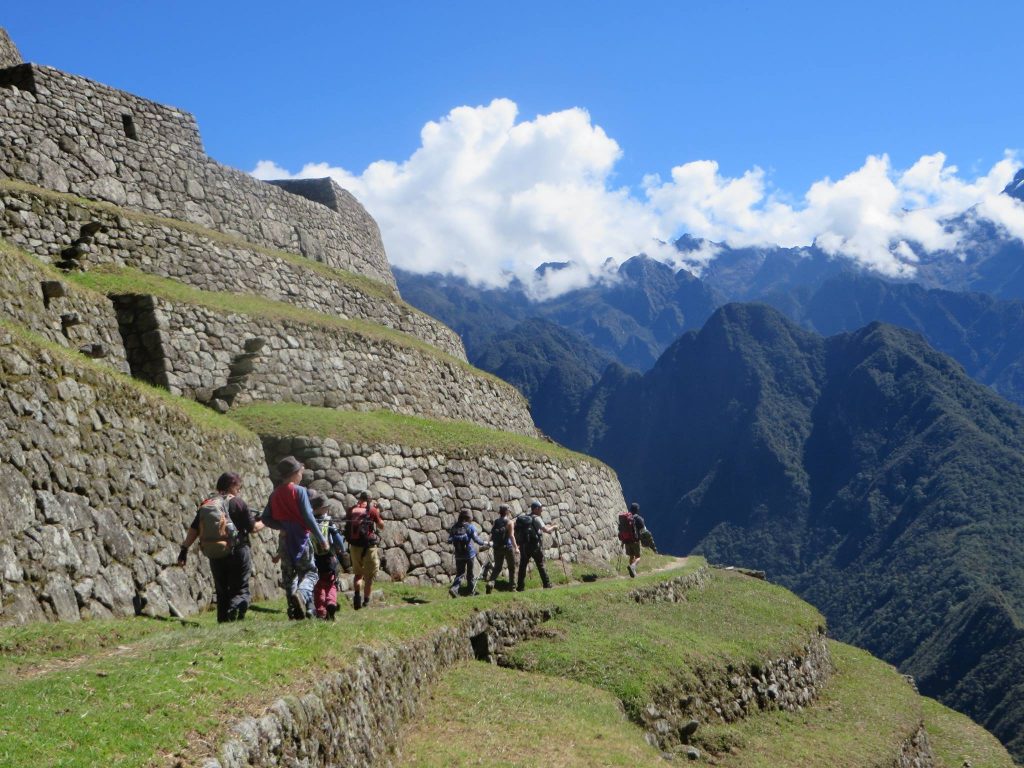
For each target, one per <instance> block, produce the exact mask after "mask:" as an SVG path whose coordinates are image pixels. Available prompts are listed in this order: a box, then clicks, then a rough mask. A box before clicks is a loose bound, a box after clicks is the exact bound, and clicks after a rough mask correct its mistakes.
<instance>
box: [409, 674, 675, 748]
mask: <svg viewBox="0 0 1024 768" xmlns="http://www.w3.org/2000/svg"><path fill="white" fill-rule="evenodd" d="M425 709H426V711H425V712H424V713H423V716H422V718H421V719H420V720H419V721H417V722H416V723H415V725H414V726H413V727H412V728H410V729H409V730H408V731H407V733H406V735H405V739H404V742H403V744H402V760H401V761H400V762H399V763H398V765H399V766H401V768H447V767H448V766H460V767H461V766H484V767H485V768H509V767H510V766H515V767H516V768H534V766H538V765H544V766H552V768H591V767H592V766H657V765H665V762H664V760H662V759H661V757H660V754H659V752H658V750H657V749H656V748H654V747H652V746H650V745H649V744H648V743H647V742H646V741H645V740H644V733H643V730H642V729H641V728H640V727H639V726H637V725H635V724H633V723H631V722H629V721H628V720H627V719H626V717H625V715H624V714H623V712H622V707H621V706H620V705H619V702H618V700H617V699H616V698H615V697H614V696H612V695H611V694H610V693H608V692H607V691H601V690H597V689H595V688H592V687H591V686H588V685H583V684H581V683H576V682H573V681H571V680H566V679H564V678H557V677H549V676H547V675H537V674H530V673H529V672H520V671H517V670H512V669H503V668H501V667H495V666H491V665H487V664H478V663H476V662H467V663H465V664H462V665H460V666H458V667H456V668H454V669H452V670H451V671H449V672H448V673H447V674H446V675H445V676H444V678H443V679H442V680H441V682H440V684H439V685H438V686H437V688H436V689H435V690H434V691H433V692H432V693H431V696H430V700H429V701H428V702H427V706H426V708H425Z"/></svg>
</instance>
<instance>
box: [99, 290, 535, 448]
mask: <svg viewBox="0 0 1024 768" xmlns="http://www.w3.org/2000/svg"><path fill="white" fill-rule="evenodd" d="M116 303H117V311H118V320H119V322H120V325H121V330H122V334H123V336H124V339H125V346H126V349H127V351H128V360H129V362H130V363H131V365H132V371H133V373H134V374H135V375H136V376H139V377H141V378H143V379H145V380H147V381H150V382H152V383H154V384H157V385H159V386H164V387H167V388H168V389H169V390H170V391H171V392H173V393H174V394H178V395H183V396H185V397H189V398H193V399H197V400H200V401H202V402H211V401H213V400H220V401H222V402H223V403H224V404H225V405H227V404H234V405H243V404H246V403H252V402H290V403H301V404H303V405H313V406H325V407H328V408H344V409H347V410H364V411H365V410H379V409H386V410H390V411H395V412H396V413H404V414H407V415H421V416H424V417H426V418H431V419H441V420H458V421H471V422H474V423H476V424H481V425H483V426H487V427H492V428H494V429H503V430H505V431H509V432H518V433H520V434H524V435H535V434H536V433H537V428H536V427H535V426H534V424H533V419H532V418H531V416H530V410H529V405H528V404H527V402H526V400H525V398H523V396H522V395H521V394H520V393H519V392H518V391H517V390H516V389H515V388H513V387H512V386H511V385H509V384H506V383H505V382H503V381H501V380H500V379H495V378H493V377H491V376H486V375H484V374H482V373H480V372H477V371H475V370H474V369H470V368H469V367H468V366H466V365H465V364H461V363H460V362H458V361H457V360H454V359H452V358H450V357H447V356H444V355H442V354H439V353H434V352H432V351H430V350H427V349H423V348H421V347H416V346H411V345H410V346H405V345H403V344H401V343H399V342H398V341H396V340H392V339H387V338H383V337H375V336H371V335H368V334H364V333H360V332H357V331H353V330H349V329H347V328H345V327H343V326H340V325H333V326H331V325H324V326H321V325H314V324H312V323H305V322H299V321H296V320H278V319H269V318H263V317H258V316H254V315H242V314H240V313H228V312H223V311H217V310H212V309H208V308H206V307H201V306H197V305H192V304H181V303H171V302H169V301H166V300H164V299H160V298H156V297H153V296H142V297H137V296H125V297H116ZM229 379H230V382H229ZM229 385H230V386H229Z"/></svg>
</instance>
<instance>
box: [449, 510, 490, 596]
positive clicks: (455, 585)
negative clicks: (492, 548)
mask: <svg viewBox="0 0 1024 768" xmlns="http://www.w3.org/2000/svg"><path fill="white" fill-rule="evenodd" d="M472 519H473V516H472V514H470V512H469V510H468V509H464V510H462V511H461V512H459V519H458V522H456V523H455V525H453V526H452V527H451V529H450V530H449V531H448V543H449V544H451V545H453V547H454V548H455V579H454V580H453V581H452V586H451V589H449V590H448V594H450V595H451V596H452V597H458V596H459V587H461V586H462V577H463V575H465V576H466V580H467V581H469V594H470V595H475V594H476V593H477V592H476V572H475V569H474V566H475V565H476V552H477V550H476V547H474V546H473V545H474V544H476V545H477V546H480V547H487V546H489V545H488V544H487V542H486V541H483V540H482V539H481V538H480V534H479V533H478V532H477V530H476V526H475V525H473V523H472V522H470V521H471V520H472ZM489 591H490V590H488V592H489Z"/></svg>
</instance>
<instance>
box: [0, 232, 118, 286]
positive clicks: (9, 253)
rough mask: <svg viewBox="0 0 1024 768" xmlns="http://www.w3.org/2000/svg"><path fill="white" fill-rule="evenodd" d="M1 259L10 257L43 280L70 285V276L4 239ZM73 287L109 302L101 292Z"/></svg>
mask: <svg viewBox="0 0 1024 768" xmlns="http://www.w3.org/2000/svg"><path fill="white" fill-rule="evenodd" d="M0 257H10V258H13V259H17V260H19V261H21V262H23V263H24V264H25V265H26V266H27V267H29V268H30V269H32V270H34V271H35V272H36V273H38V274H39V276H40V278H41V279H46V280H57V281H58V282H60V283H63V284H64V285H68V284H69V282H68V276H67V275H66V274H64V273H63V272H61V271H60V270H59V269H57V268H56V267H53V266H51V265H49V264H47V263H45V262H43V261H40V260H39V258H38V257H37V256H33V255H32V254H31V253H28V252H26V251H24V250H22V249H21V248H19V247H18V246H16V245H14V243H11V242H8V241H7V240H4V239H3V238H0ZM72 287H73V288H75V289H77V290H79V291H81V292H82V293H84V294H87V295H88V296H90V297H92V298H94V299H97V300H103V301H106V300H107V297H106V296H105V295H104V294H102V293H100V292H99V291H96V290H93V289H92V288H88V287H86V286H84V285H83V286H79V285H74V286H72ZM21 288H22V286H18V289H21ZM37 295H38V294H37Z"/></svg>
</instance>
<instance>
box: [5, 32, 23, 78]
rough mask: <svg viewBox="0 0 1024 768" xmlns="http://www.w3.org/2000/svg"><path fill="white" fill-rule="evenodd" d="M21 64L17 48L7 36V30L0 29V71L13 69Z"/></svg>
mask: <svg viewBox="0 0 1024 768" xmlns="http://www.w3.org/2000/svg"><path fill="white" fill-rule="evenodd" d="M21 63H22V59H21V53H19V52H18V47H17V46H16V45H15V44H14V41H13V40H11V38H10V36H8V34H7V30H5V29H4V28H3V27H0V69H6V68H7V67H15V66H17V65H18V64H21Z"/></svg>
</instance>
